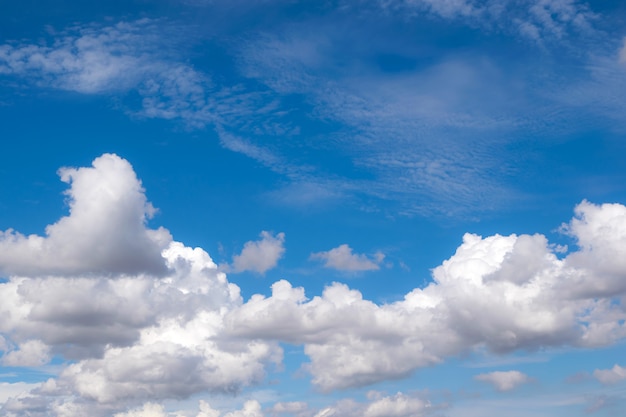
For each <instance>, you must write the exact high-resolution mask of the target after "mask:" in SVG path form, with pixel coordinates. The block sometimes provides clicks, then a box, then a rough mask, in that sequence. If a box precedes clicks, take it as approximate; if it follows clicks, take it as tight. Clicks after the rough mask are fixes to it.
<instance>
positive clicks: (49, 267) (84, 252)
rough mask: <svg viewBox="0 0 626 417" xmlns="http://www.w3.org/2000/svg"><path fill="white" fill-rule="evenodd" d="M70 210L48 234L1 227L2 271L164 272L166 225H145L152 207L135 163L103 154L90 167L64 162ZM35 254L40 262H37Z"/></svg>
mask: <svg viewBox="0 0 626 417" xmlns="http://www.w3.org/2000/svg"><path fill="white" fill-rule="evenodd" d="M59 175H60V177H61V180H62V181H64V182H66V183H68V184H70V189H69V190H68V191H67V192H66V195H67V196H68V200H69V208H70V214H69V215H68V216H66V217H63V218H61V219H60V220H59V221H58V222H56V223H54V224H52V225H49V226H48V227H46V236H45V237H43V236H37V235H30V236H24V235H22V234H20V233H17V232H14V231H13V230H7V231H4V232H1V231H0V271H2V272H4V273H5V274H11V275H29V276H34V275H78V274H115V275H120V274H136V273H142V272H145V273H152V274H157V275H162V274H164V273H165V272H166V266H165V261H164V259H163V257H162V256H161V251H162V250H163V249H164V248H165V247H166V246H167V244H168V243H169V242H170V240H171V236H170V235H169V233H168V232H167V231H166V230H164V229H162V228H161V229H157V230H152V229H148V228H146V221H147V219H148V218H150V217H151V216H152V215H153V213H154V208H153V207H152V205H151V204H150V203H149V202H148V201H147V200H146V197H145V194H144V190H143V188H142V186H141V182H140V181H139V180H138V179H137V177H136V176H135V173H134V172H133V169H132V167H131V165H130V164H129V163H128V162H127V161H126V160H124V159H122V158H120V157H118V156H117V155H114V154H104V155H102V156H100V157H98V158H96V159H95V160H94V161H93V164H92V167H89V168H78V169H75V168H62V169H60V170H59ZM33 259H36V260H37V261H36V262H33Z"/></svg>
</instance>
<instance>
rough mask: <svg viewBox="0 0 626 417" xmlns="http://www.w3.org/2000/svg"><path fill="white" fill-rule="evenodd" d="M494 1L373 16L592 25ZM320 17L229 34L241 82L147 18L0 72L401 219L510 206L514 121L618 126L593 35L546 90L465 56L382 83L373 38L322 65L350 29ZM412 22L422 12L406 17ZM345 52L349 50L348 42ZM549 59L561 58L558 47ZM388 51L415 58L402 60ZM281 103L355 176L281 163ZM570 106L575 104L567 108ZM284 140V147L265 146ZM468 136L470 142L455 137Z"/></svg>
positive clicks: (608, 63)
mask: <svg viewBox="0 0 626 417" xmlns="http://www.w3.org/2000/svg"><path fill="white" fill-rule="evenodd" d="M374 3H378V2H374ZM499 3H501V2H491V1H490V2H486V3H485V2H473V1H467V2H466V1H461V2H444V3H440V2H431V1H417V2H414V1H411V2H403V1H402V2H384V3H380V4H378V6H376V7H379V6H383V7H386V8H388V11H390V13H391V15H390V16H391V17H393V16H396V14H397V11H398V10H397V9H398V8H402V9H403V10H404V9H409V10H414V11H419V12H421V11H424V10H425V11H427V13H426V15H427V16H429V15H430V14H433V13H434V14H435V15H437V16H439V17H444V18H446V19H449V20H450V21H451V22H453V23H451V24H458V22H461V23H463V22H466V21H467V23H469V24H470V25H473V24H474V23H475V22H481V25H484V26H486V27H489V26H490V25H494V24H496V22H500V21H509V22H510V23H511V24H507V25H504V26H506V27H518V28H520V30H521V28H522V27H523V28H525V30H526V32H527V33H530V32H532V31H534V32H536V33H537V34H538V35H537V36H539V37H540V39H542V40H545V39H547V38H550V39H552V43H551V45H552V46H550V48H557V46H555V43H556V44H558V45H561V44H563V43H565V42H566V41H567V40H568V39H570V37H571V36H574V33H575V32H576V33H578V32H580V31H593V27H592V25H591V22H594V21H595V20H594V14H593V13H591V12H590V11H589V10H588V7H587V6H585V5H584V4H582V3H580V2H576V1H562V2H541V1H529V2H525V3H524V4H523V5H522V6H523V7H520V8H514V7H512V4H509V3H505V4H504V5H501V4H500V5H499ZM368 4H369V3H368ZM218 6H219V5H214V7H218ZM369 6H371V4H369ZM369 6H367V7H369ZM351 7H356V6H351ZM359 7H366V5H365V4H360V6H359ZM328 13H329V15H328V16H327V17H326V18H327V21H326V20H324V19H322V21H321V22H318V21H314V22H304V23H303V24H301V25H299V26H298V27H297V28H295V27H294V26H290V25H287V26H285V25H280V26H278V27H277V28H276V30H274V31H272V32H271V33H269V34H262V35H259V36H247V35H242V36H241V37H239V38H237V40H236V41H231V48H230V51H229V54H230V55H231V56H232V57H233V59H234V61H235V62H236V68H234V70H235V72H237V73H238V75H242V76H243V78H241V79H243V80H246V81H252V82H253V83H255V87H246V86H245V83H244V85H242V84H241V83H235V82H230V83H229V82H228V81H223V80H222V84H218V83H216V82H215V81H214V79H215V77H214V76H212V74H210V73H208V72H204V71H202V70H201V69H199V68H198V67H195V66H193V65H191V64H189V62H188V61H187V60H185V59H184V56H181V55H183V54H184V52H181V51H180V50H183V51H184V50H185V47H181V45H187V44H186V43H185V39H179V40H178V41H176V39H177V38H184V37H185V35H184V33H188V32H186V31H185V30H183V29H181V27H179V26H176V25H175V24H173V23H168V22H164V21H156V20H150V19H142V20H137V21H133V22H122V23H118V24H115V25H111V26H104V27H103V26H96V25H85V26H83V27H75V28H72V29H69V30H67V31H65V32H62V33H60V34H57V35H56V36H55V38H54V40H53V41H52V42H51V43H50V45H48V46H41V45H38V44H29V43H12V44H5V45H2V46H0V73H2V74H5V75H9V76H14V77H19V78H21V79H24V80H29V81H30V82H31V83H34V84H36V85H40V86H45V87H53V88H59V89H64V90H71V91H77V92H80V93H83V94H108V95H118V96H119V95H121V96H124V95H125V94H127V93H129V92H135V93H137V94H138V95H139V97H140V98H141V101H140V103H141V104H140V105H139V106H138V107H137V105H133V104H131V103H130V102H129V104H128V106H127V109H126V110H127V112H128V113H131V114H134V115H140V116H142V117H147V118H160V119H167V120H178V121H181V122H182V123H184V124H186V125H187V126H188V127H190V128H193V129H203V128H205V127H211V128H214V129H215V130H216V132H217V134H218V136H219V138H220V143H221V144H222V146H224V147H225V148H227V149H230V150H232V151H234V152H240V153H243V154H245V155H247V156H248V157H250V158H252V159H255V160H257V161H258V162H260V163H261V164H263V165H265V166H267V167H268V168H269V169H272V170H274V171H276V172H279V173H280V174H281V175H283V176H285V177H286V179H288V181H289V183H290V184H291V185H295V186H297V187H299V186H300V185H302V186H304V187H307V189H308V190H312V191H313V192H314V196H315V197H320V196H321V197H323V198H325V199H326V200H327V201H330V200H333V199H335V198H337V197H340V198H341V197H345V196H347V195H357V194H361V195H367V196H369V197H374V198H376V199H378V200H379V201H381V202H386V201H387V202H388V201H392V202H395V203H396V207H395V210H396V211H399V212H400V213H403V214H411V215H412V214H416V213H417V214H433V213H442V214H444V215H453V214H455V213H457V214H458V213H459V211H464V212H472V211H482V210H490V209H494V208H497V207H499V206H501V205H503V204H507V202H508V203H510V202H512V201H515V200H517V199H519V198H523V194H520V192H519V190H516V189H515V187H512V186H510V185H507V184H506V183H505V182H504V181H502V180H501V179H502V178H507V177H509V176H511V175H512V176H515V175H519V173H518V172H516V167H514V166H511V165H510V163H509V160H510V158H507V151H506V149H507V146H508V145H509V144H510V143H512V142H515V138H516V137H517V135H518V134H519V132H520V128H524V129H530V130H533V131H536V132H537V133H538V134H542V135H545V133H546V131H547V129H553V130H554V129H556V130H558V129H561V130H562V131H567V130H568V129H569V131H571V129H572V124H571V122H569V121H570V120H572V117H571V116H572V115H576V114H577V113H579V112H581V109H583V108H584V109H587V108H590V109H591V110H590V112H588V111H587V110H585V113H586V114H587V113H589V114H592V113H596V114H597V115H598V117H604V116H606V115H610V117H612V118H615V119H619V120H622V121H623V117H622V116H621V115H622V114H623V113H624V112H623V109H624V107H626V103H624V100H623V99H622V98H621V97H622V96H623V94H617V93H615V91H616V88H615V85H614V84H615V82H617V83H618V84H619V85H620V86H619V88H617V90H618V91H621V90H622V89H623V88H622V87H621V85H622V84H623V82H621V81H619V79H620V78H619V77H617V76H615V75H611V74H609V73H608V72H607V71H606V70H604V69H611V68H613V69H612V72H614V73H616V72H617V71H618V70H617V69H616V68H614V67H616V63H615V62H613V61H616V60H615V59H614V57H613V55H614V54H615V50H611V45H612V43H610V42H603V43H602V47H601V48H596V47H595V46H594V45H590V46H589V48H590V54H587V55H584V56H583V58H580V57H576V59H578V60H579V61H581V62H580V63H581V65H579V67H580V68H582V70H580V71H578V72H576V73H575V74H573V77H572V78H573V81H571V80H570V81H568V85H562V84H558V83H556V84H555V82H552V83H548V84H547V85H546V81H545V80H544V79H539V78H537V77H536V76H535V75H533V74H535V73H536V70H535V69H534V68H530V67H528V68H527V67H524V66H521V67H516V66H515V64H513V65H511V64H510V63H509V60H506V61H502V60H501V59H499V58H498V57H497V56H494V57H491V56H485V55H484V54H482V53H481V52H480V51H476V53H475V54H474V53H473V52H472V51H470V52H469V53H465V54H452V55H450V54H441V55H438V56H437V57H436V59H434V60H429V61H428V62H427V63H426V65H424V64H423V63H420V65H419V66H418V67H417V68H415V69H414V70H412V71H410V72H407V73H404V74H391V75H389V74H381V73H380V72H376V71H372V70H371V67H369V66H367V63H368V62H369V61H368V60H370V59H371V56H370V55H371V54H372V53H374V54H375V51H376V48H378V49H381V50H384V49H385V48H386V44H383V45H382V46H381V45H378V46H377V45H376V44H374V45H372V48H373V49H374V52H369V53H368V52H365V51H362V50H360V49H358V48H356V49H355V50H354V51H352V52H353V54H352V55H354V57H353V58H352V60H353V62H351V65H347V66H346V65H343V66H339V67H338V66H337V65H336V64H333V63H334V62H335V61H336V60H335V59H334V57H336V56H337V55H341V54H342V50H341V46H337V45H336V43H335V42H333V38H342V37H344V36H348V37H349V36H352V37H356V36H357V35H355V34H354V32H351V31H347V32H345V33H344V32H342V31H341V29H337V27H338V26H337V25H336V24H333V23H334V19H337V18H341V16H342V14H341V12H339V11H337V10H329V11H328ZM418 16H422V14H421V13H417V14H414V15H412V18H418ZM422 17H424V16H422ZM319 24H322V25H326V26H325V27H327V29H328V30H323V31H320V30H314V29H313V25H315V27H317V26H318V25H319ZM307 25H310V30H308V29H307V27H308V26H307ZM577 31H578V32H577ZM179 33H182V35H176V36H174V35H173V34H179ZM356 33H357V34H358V31H356ZM594 33H595V35H594V36H601V33H600V32H598V31H596V32H594ZM165 38H167V42H165ZM170 38H172V39H174V40H173V41H171V40H169V39H170ZM388 41H389V42H391V41H393V39H391V40H388ZM176 42H178V43H176ZM590 42H591V41H590ZM353 43H354V44H358V42H357V41H356V39H355V41H354V42H353ZM340 45H341V44H340ZM605 45H609V46H605ZM187 47H188V46H187ZM620 47H621V45H620ZM615 49H618V48H617V47H615ZM577 50H578V49H577ZM591 51H593V53H591ZM560 53H563V54H566V55H567V54H568V52H567V50H566V49H564V51H561V52H560ZM398 54H399V55H406V56H407V57H408V59H409V60H413V61H415V62H418V63H419V62H421V61H420V59H421V58H420V56H419V54H417V55H416V53H415V51H411V50H406V51H404V50H399V51H398ZM570 55H571V54H570ZM363 68H366V70H363ZM603 68H604V69H603ZM355 71H356V74H358V76H355ZM331 74H332V76H333V77H334V78H332V79H331V78H330V75H331ZM622 78H623V77H622ZM616 80H617V81H616ZM293 94H296V95H302V97H305V98H306V102H307V103H309V104H310V105H312V106H313V108H314V112H312V113H311V112H310V111H309V110H308V108H303V109H295V110H296V112H299V111H302V112H303V113H306V115H305V116H304V117H306V118H307V119H309V120H310V121H312V122H313V124H315V125H320V126H322V127H325V126H326V122H327V121H328V120H332V121H335V122H339V123H340V124H341V125H342V126H344V127H343V128H342V129H338V130H337V131H336V132H332V134H331V135H328V138H326V137H318V138H317V140H319V142H320V144H321V146H322V147H329V148H330V149H332V150H333V151H336V152H339V153H342V154H345V155H346V156H347V158H348V159H350V160H351V162H352V164H353V165H354V166H355V167H356V168H357V169H358V170H361V171H363V172H366V173H368V174H369V175H368V177H369V179H367V180H365V179H363V178H362V177H360V176H357V177H353V176H351V175H350V174H347V173H345V172H330V173H328V172H324V171H323V170H320V169H317V168H319V167H316V161H311V160H300V161H297V160H292V159H291V158H289V157H286V155H287V154H289V153H290V151H291V150H293V149H292V148H291V145H289V143H298V142H299V141H300V140H305V139H304V136H303V135H302V133H303V132H302V128H303V126H302V125H301V124H299V123H297V122H294V121H293V120H291V119H289V118H288V117H286V116H285V115H286V114H290V113H293V111H294V108H293V106H292V105H286V104H285V103H286V102H288V101H289V100H290V98H292V97H293ZM511 97H515V99H514V100H512V99H511ZM581 97H582V98H583V100H582V102H584V103H589V105H587V104H585V105H584V107H581V105H580V103H581ZM122 102H123V100H122ZM133 106H134V107H133ZM555 109H558V111H555ZM587 117H588V116H586V117H584V118H580V117H574V119H576V120H585V119H586V118H587ZM566 121H567V122H566ZM561 133H562V132H561ZM285 136H286V137H290V138H294V139H295V140H293V141H280V140H279V139H276V138H280V137H285ZM306 136H310V135H309V134H307V135H306ZM313 136H315V135H313ZM468 136H471V137H472V138H473V140H472V141H467V140H466V139H465V138H467V137H468ZM268 137H269V138H273V139H272V140H270V141H268V140H267V138H268ZM274 139H275V140H274ZM315 146H318V145H317V144H316V145H315ZM518 158H519V155H516V156H515V159H518ZM292 189H293V187H290V186H289V184H288V185H287V186H286V187H284V188H283V189H281V190H278V191H277V192H275V193H274V194H276V193H278V196H279V197H282V198H277V199H276V201H291V200H293V201H297V198H293V197H294V196H296V197H297V196H298V193H296V192H293V191H292ZM494 196H498V198H494ZM311 198H314V197H311Z"/></svg>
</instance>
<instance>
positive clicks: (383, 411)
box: [315, 392, 431, 417]
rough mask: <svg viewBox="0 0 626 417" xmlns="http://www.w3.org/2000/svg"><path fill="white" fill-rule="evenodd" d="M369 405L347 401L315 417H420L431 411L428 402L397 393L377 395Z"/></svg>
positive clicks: (341, 401)
mask: <svg viewBox="0 0 626 417" xmlns="http://www.w3.org/2000/svg"><path fill="white" fill-rule="evenodd" d="M375 397H377V398H373V399H371V401H369V402H367V403H358V402H356V401H353V400H350V399H346V400H340V401H338V402H337V403H336V404H335V405H333V406H330V407H327V408H324V409H322V410H320V411H319V412H318V413H317V414H315V417H339V416H341V417H420V416H424V415H426V414H428V413H429V412H430V411H431V405H430V403H429V402H428V401H425V400H423V399H421V398H418V397H415V396H410V395H407V394H404V393H401V392H399V393H397V394H395V395H391V396H382V395H376V396H375Z"/></svg>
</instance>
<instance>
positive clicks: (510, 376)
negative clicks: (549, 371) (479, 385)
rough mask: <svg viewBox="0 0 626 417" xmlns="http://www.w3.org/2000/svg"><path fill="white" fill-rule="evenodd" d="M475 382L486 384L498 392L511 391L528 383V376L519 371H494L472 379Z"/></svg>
mask: <svg viewBox="0 0 626 417" xmlns="http://www.w3.org/2000/svg"><path fill="white" fill-rule="evenodd" d="M474 379H475V380H476V381H482V382H487V383H489V384H491V385H493V387H494V388H495V389H497V390H498V391H511V390H513V389H515V388H517V387H519V386H520V385H522V384H525V383H527V382H529V381H530V378H529V377H528V375H525V374H523V373H521V372H519V371H496V372H490V373H487V374H480V375H476V376H475V377H474Z"/></svg>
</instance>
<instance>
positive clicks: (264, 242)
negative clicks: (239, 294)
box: [232, 231, 285, 274]
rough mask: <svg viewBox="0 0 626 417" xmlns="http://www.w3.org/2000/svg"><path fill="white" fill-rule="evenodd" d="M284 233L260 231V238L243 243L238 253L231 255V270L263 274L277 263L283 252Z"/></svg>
mask: <svg viewBox="0 0 626 417" xmlns="http://www.w3.org/2000/svg"><path fill="white" fill-rule="evenodd" d="M284 244H285V234H284V233H278V234H276V235H273V234H272V233H270V232H266V231H263V232H261V239H260V240H256V241H249V242H246V243H245V245H243V250H242V251H241V253H240V254H239V255H235V256H233V268H232V269H233V272H243V271H253V272H258V273H259V274H264V273H265V272H267V271H268V270H270V269H272V268H274V267H275V266H276V265H277V264H278V260H279V259H280V258H281V257H282V256H283V254H284V253H285V246H284Z"/></svg>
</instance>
